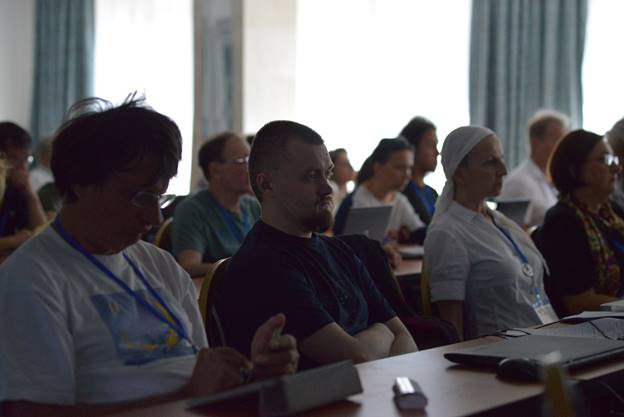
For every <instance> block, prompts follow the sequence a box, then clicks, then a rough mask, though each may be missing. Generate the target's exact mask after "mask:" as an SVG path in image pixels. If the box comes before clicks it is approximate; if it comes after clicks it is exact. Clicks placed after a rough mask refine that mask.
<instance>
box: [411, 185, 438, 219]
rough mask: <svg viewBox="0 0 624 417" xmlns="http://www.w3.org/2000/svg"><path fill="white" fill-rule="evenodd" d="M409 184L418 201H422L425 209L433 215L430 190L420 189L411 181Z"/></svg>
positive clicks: (433, 206) (433, 205) (433, 204)
mask: <svg viewBox="0 0 624 417" xmlns="http://www.w3.org/2000/svg"><path fill="white" fill-rule="evenodd" d="M410 184H411V186H412V189H413V190H414V192H415V193H416V195H417V196H418V198H419V199H420V201H422V202H423V204H424V205H425V208H426V209H427V211H428V212H429V214H433V211H434V210H435V202H434V201H433V193H432V192H431V190H430V189H428V188H427V187H423V188H420V187H419V186H418V185H416V183H415V182H414V181H412V182H411V183H410Z"/></svg>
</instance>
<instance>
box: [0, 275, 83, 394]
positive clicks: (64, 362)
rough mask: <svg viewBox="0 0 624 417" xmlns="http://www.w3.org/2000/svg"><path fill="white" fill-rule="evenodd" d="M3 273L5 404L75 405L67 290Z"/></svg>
mask: <svg viewBox="0 0 624 417" xmlns="http://www.w3.org/2000/svg"><path fill="white" fill-rule="evenodd" d="M2 272H3V273H2V274H0V328H1V329H2V337H0V401H6V400H27V401H31V402H36V403H43V404H74V403H75V397H76V386H75V383H76V380H75V372H74V371H75V358H74V344H73V339H72V335H71V332H70V323H69V319H68V317H67V315H66V311H65V305H64V297H63V291H62V289H60V288H58V287H57V286H53V285H47V283H46V282H45V278H44V279H41V280H37V279H36V280H31V279H26V277H23V276H19V274H14V273H12V272H15V268H12V269H10V270H9V271H7V270H4V271H2ZM28 278H30V277H28Z"/></svg>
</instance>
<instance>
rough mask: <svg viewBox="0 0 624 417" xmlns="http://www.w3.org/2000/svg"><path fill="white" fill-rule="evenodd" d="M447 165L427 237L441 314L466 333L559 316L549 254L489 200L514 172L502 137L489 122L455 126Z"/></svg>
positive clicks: (474, 334) (447, 150) (445, 150)
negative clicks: (552, 298) (547, 286)
mask: <svg viewBox="0 0 624 417" xmlns="http://www.w3.org/2000/svg"><path fill="white" fill-rule="evenodd" d="M442 166H443V168H444V173H445V174H446V178H447V182H446V184H445V186H444V190H443V192H442V195H440V197H439V198H438V201H437V204H436V210H435V214H434V216H433V219H432V221H431V223H430V224H429V229H428V231H427V238H426V240H425V268H426V270H427V274H428V277H429V285H430V290H431V301H432V302H433V303H434V308H435V309H436V310H437V314H438V315H439V316H440V317H441V318H443V319H445V320H447V321H449V322H451V323H452V324H453V325H454V326H455V328H456V329H457V332H458V333H459V334H460V336H463V337H464V338H466V339H470V338H474V337H478V336H483V335H485V334H491V333H495V332H498V331H501V330H505V329H509V328H522V327H529V326H534V325H537V324H542V323H546V322H550V321H554V320H556V319H557V316H556V314H555V313H554V310H553V309H552V307H551V306H550V302H549V300H548V297H547V295H546V292H545V291H544V284H543V276H544V270H545V266H546V264H545V262H544V259H543V258H542V255H541V254H540V252H539V251H538V249H537V248H536V247H535V245H534V244H533V242H532V241H531V238H530V237H529V235H528V234H526V233H525V232H524V231H523V230H522V229H520V227H518V226H517V225H516V224H515V223H514V222H513V221H511V220H509V219H508V218H506V217H505V216H504V215H502V214H501V213H498V212H494V211H492V210H490V209H488V207H487V206H486V204H485V200H486V199H487V198H489V197H495V196H497V195H498V194H499V193H500V191H501V186H502V180H503V177H504V176H505V175H506V174H507V169H506V167H505V163H504V161H503V154H502V150H501V144H500V141H499V139H498V138H497V137H496V135H495V134H494V133H493V132H492V131H491V130H489V129H486V128H483V127H477V126H464V127H460V128H458V129H455V130H454V131H453V132H451V133H450V134H449V135H448V136H447V138H446V140H445V142H444V147H443V148H442Z"/></svg>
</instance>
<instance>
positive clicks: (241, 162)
mask: <svg viewBox="0 0 624 417" xmlns="http://www.w3.org/2000/svg"><path fill="white" fill-rule="evenodd" d="M221 163H222V164H231V165H247V164H249V157H248V156H244V157H242V158H236V159H229V160H224V161H221Z"/></svg>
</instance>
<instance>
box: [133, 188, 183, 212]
mask: <svg viewBox="0 0 624 417" xmlns="http://www.w3.org/2000/svg"><path fill="white" fill-rule="evenodd" d="M175 198H176V195H175V194H154V193H150V192H148V191H139V192H138V193H136V194H135V195H134V196H133V197H132V199H131V200H130V202H131V203H132V205H133V206H135V207H140V208H148V207H154V206H155V205H158V207H160V208H161V209H164V208H165V207H167V206H168V205H169V204H171V202H172V201H173V200H174V199H175Z"/></svg>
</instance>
